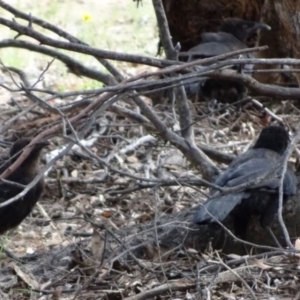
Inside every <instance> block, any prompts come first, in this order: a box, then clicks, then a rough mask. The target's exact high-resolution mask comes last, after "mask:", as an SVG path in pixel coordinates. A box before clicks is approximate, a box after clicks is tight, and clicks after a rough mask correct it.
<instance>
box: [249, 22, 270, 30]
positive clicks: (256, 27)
mask: <svg viewBox="0 0 300 300" xmlns="http://www.w3.org/2000/svg"><path fill="white" fill-rule="evenodd" d="M259 29H260V30H265V31H269V30H271V29H272V28H271V26H269V25H267V24H264V23H255V25H254V26H253V27H252V28H251V32H254V31H256V30H259Z"/></svg>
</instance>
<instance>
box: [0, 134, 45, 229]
mask: <svg viewBox="0 0 300 300" xmlns="http://www.w3.org/2000/svg"><path fill="white" fill-rule="evenodd" d="M30 142H31V140H30V139H27V138H22V139H19V140H18V141H16V142H15V143H14V144H13V145H12V147H11V149H10V153H9V156H10V157H9V160H8V161H6V162H5V163H4V164H3V165H2V166H1V167H0V173H3V172H4V171H5V170H6V169H7V168H8V167H10V166H11V165H12V164H13V163H14V162H15V161H16V160H17V159H18V158H19V156H20V155H21V153H22V150H23V149H24V148H25V147H26V146H27V145H28V144H29V143H30ZM48 144H49V143H48V142H46V141H41V142H37V143H35V144H34V145H32V147H31V152H30V154H29V155H28V157H27V158H26V159H25V160H24V161H23V162H22V163H21V165H20V166H19V167H18V168H16V170H14V171H13V172H12V173H11V174H10V175H9V176H8V177H7V178H6V179H5V181H6V182H3V181H2V182H1V181H0V203H3V202H5V201H6V200H8V199H10V198H12V197H14V196H16V195H17V194H19V193H20V192H22V191H23V190H24V188H23V187H22V186H26V185H28V184H29V183H30V182H31V181H32V180H33V179H34V178H35V177H36V175H37V174H38V173H39V162H40V154H41V151H42V149H43V148H44V147H45V146H46V145H48ZM8 181H9V182H10V183H9V182H8ZM43 188H44V178H43V177H42V178H41V179H40V180H39V181H38V182H37V183H36V184H35V185H34V186H33V187H32V188H31V189H30V190H29V191H28V192H27V193H26V194H25V195H24V196H23V197H21V198H20V199H18V200H17V201H15V202H13V203H11V204H8V205H6V206H4V207H1V208H0V234H3V233H5V232H6V231H7V230H9V229H12V228H14V227H16V226H18V225H19V224H20V223H21V222H22V221H23V220H24V219H25V218H26V217H27V216H28V215H29V214H30V212H31V211H32V209H33V207H34V205H35V204H36V203H37V201H38V200H39V198H40V196H41V194H42V192H43Z"/></svg>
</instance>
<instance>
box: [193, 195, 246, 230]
mask: <svg viewBox="0 0 300 300" xmlns="http://www.w3.org/2000/svg"><path fill="white" fill-rule="evenodd" d="M249 196H250V195H249V194H248V193H246V192H242V193H235V194H228V195H221V196H217V197H214V198H211V199H209V200H208V201H206V202H205V203H204V204H203V205H202V206H201V207H200V208H199V210H198V211H197V212H196V214H195V216H194V220H193V221H194V223H197V224H207V223H213V222H217V221H219V222H222V221H223V220H224V219H225V218H226V217H227V216H228V215H229V214H230V212H231V211H232V210H233V209H234V208H235V207H236V206H237V205H239V204H240V203H241V202H242V200H243V199H245V198H248V197H249Z"/></svg>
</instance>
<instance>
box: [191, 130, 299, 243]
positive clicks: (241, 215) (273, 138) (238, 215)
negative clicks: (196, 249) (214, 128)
mask: <svg viewBox="0 0 300 300" xmlns="http://www.w3.org/2000/svg"><path fill="white" fill-rule="evenodd" d="M288 143H289V135H288V132H287V131H286V130H285V129H284V128H282V127H279V126H269V127H266V128H264V129H263V130H262V131H261V133H260V135H259V137H258V139H257V141H256V143H255V145H254V146H253V148H252V149H250V150H248V151H247V152H245V153H243V154H242V155H240V156H239V157H237V158H236V159H235V160H234V161H233V162H232V163H231V164H230V165H229V167H228V168H227V169H226V170H225V172H223V173H222V174H221V175H220V176H219V177H218V178H217V180H216V181H215V184H216V185H218V186H220V187H227V188H230V187H235V186H238V185H240V184H243V183H246V182H248V181H252V180H255V179H256V178H258V177H259V176H261V175H262V174H265V173H266V172H268V171H269V170H271V169H273V168H274V167H276V166H277V165H278V164H279V163H280V159H281V157H282V154H283V153H284V151H285V150H286V148H287V145H288ZM279 173H280V172H277V173H276V174H273V176H271V178H269V179H266V180H263V181H262V182H260V183H259V184H257V185H256V186H255V187H249V188H247V189H245V190H243V191H240V192H235V193H231V194H227V195H217V196H213V197H212V198H211V199H209V200H207V201H206V202H205V203H204V204H203V206H202V207H201V208H199V210H198V211H197V212H196V214H195V216H194V222H195V223H197V224H208V223H214V222H216V220H217V221H219V222H222V221H223V220H224V219H225V218H226V217H227V216H228V215H229V214H230V215H231V216H232V217H233V223H234V230H235V234H236V235H237V236H239V237H241V238H243V239H245V237H246V230H247V225H248V221H249V218H250V216H251V215H259V216H260V222H261V225H262V227H263V228H265V227H268V226H269V225H270V224H271V222H272V221H273V219H274V217H275V215H276V213H277V210H278V189H279V182H280V174H279ZM296 189H297V179H296V176H295V174H294V172H293V170H292V168H291V167H290V166H288V169H287V172H286V173H285V176H284V181H283V196H284V200H285V199H287V198H288V197H289V196H292V195H294V194H295V193H296Z"/></svg>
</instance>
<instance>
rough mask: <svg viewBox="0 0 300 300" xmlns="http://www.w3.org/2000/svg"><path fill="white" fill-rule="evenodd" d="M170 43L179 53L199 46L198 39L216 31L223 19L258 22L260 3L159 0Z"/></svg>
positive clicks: (236, 0) (241, 0)
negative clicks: (234, 18) (179, 49)
mask: <svg viewBox="0 0 300 300" xmlns="http://www.w3.org/2000/svg"><path fill="white" fill-rule="evenodd" d="M163 3H164V7H165V11H166V15H167V19H168V22H169V27H170V32H171V34H172V37H173V42H174V43H177V42H180V44H181V51H187V50H188V49H190V48H191V47H193V46H195V45H197V44H199V42H200V35H201V33H202V32H206V31H216V30H217V29H218V28H219V26H220V25H221V23H222V21H223V19H225V18H232V17H237V18H242V19H245V20H253V21H259V20H260V12H261V10H262V7H263V4H264V0H253V1H247V0H201V1H199V0H189V1H186V0H163Z"/></svg>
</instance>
